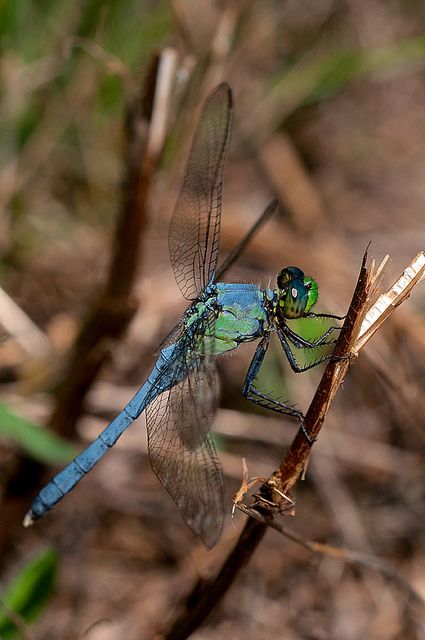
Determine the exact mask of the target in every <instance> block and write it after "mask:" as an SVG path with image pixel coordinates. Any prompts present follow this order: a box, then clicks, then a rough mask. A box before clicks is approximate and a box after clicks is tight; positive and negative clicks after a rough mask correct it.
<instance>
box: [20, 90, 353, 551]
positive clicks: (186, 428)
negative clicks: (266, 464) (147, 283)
mask: <svg viewBox="0 0 425 640" xmlns="http://www.w3.org/2000/svg"><path fill="white" fill-rule="evenodd" d="M232 112H233V100H232V92H231V89H230V87H229V86H228V85H227V84H225V83H223V84H220V85H219V86H218V87H217V88H216V89H215V90H214V91H213V92H212V93H211V94H210V95H209V96H208V97H207V99H206V101H205V103H204V105H203V108H202V111H201V115H200V117H199V121H198V124H197V127H196V129H195V133H194V136H193V140H192V146H191V149H190V152H189V156H188V160H187V165H186V168H185V173H184V178H183V184H182V187H181V191H180V195H179V197H178V199H177V203H176V206H175V209H174V213H173V216H172V219H171V223H170V228H169V253H170V259H171V265H172V268H173V272H174V276H175V279H176V281H177V284H178V286H179V288H180V291H181V293H182V294H183V296H184V298H186V299H187V300H188V301H189V302H190V304H189V307H188V308H187V310H186V312H185V313H184V315H183V317H182V319H181V321H180V322H179V323H178V325H177V326H176V327H175V328H174V330H173V331H172V332H171V334H170V335H169V336H168V340H167V343H166V345H165V346H163V347H162V348H161V349H160V352H159V355H158V357H157V360H156V362H155V364H154V366H153V368H152V370H151V372H150V374H149V375H148V377H147V380H146V382H145V383H144V384H143V385H142V387H141V388H140V389H139V390H138V391H137V393H136V394H135V395H134V397H133V398H132V399H131V400H130V401H129V402H128V404H127V405H126V406H125V407H124V408H123V409H122V411H121V412H120V413H119V415H117V416H116V417H115V418H114V419H113V420H112V422H110V424H109V425H108V426H107V427H106V428H105V429H104V430H103V431H102V432H101V433H100V435H99V436H98V437H97V439H96V440H94V441H93V442H92V443H91V444H90V445H89V446H88V447H87V448H86V449H84V450H83V451H82V452H81V453H80V454H79V455H77V457H76V458H75V459H74V460H73V461H72V462H71V463H70V464H69V465H68V466H67V467H66V468H65V469H63V470H62V471H61V472H59V473H58V474H57V475H56V476H55V477H54V478H53V479H52V480H51V481H50V482H49V483H48V484H47V485H46V486H45V487H44V488H43V489H42V490H41V491H40V493H39V494H38V495H37V497H36V498H35V499H34V501H33V503H32V505H31V508H30V510H29V511H28V513H27V515H26V517H25V520H24V525H26V526H28V525H30V524H32V523H33V522H34V521H35V520H38V519H39V518H41V517H43V516H44V514H45V513H46V512H47V511H49V510H50V509H51V508H52V507H53V506H54V505H56V504H57V503H58V502H59V501H60V500H61V499H62V498H63V497H64V496H65V495H66V494H67V493H68V492H69V491H71V490H72V489H73V488H74V487H75V486H76V485H77V484H78V483H79V482H80V480H81V479H82V478H83V477H84V476H85V475H86V474H87V473H89V472H90V471H91V470H92V469H93V467H94V466H95V464H96V463H97V462H98V461H99V460H100V459H101V458H102V457H103V456H104V454H105V453H106V452H107V451H108V450H109V449H110V448H111V447H113V446H114V444H115V443H116V442H117V440H118V438H119V437H120V436H121V435H122V434H123V433H124V431H125V430H126V429H127V428H128V427H129V426H130V425H131V424H132V423H133V422H134V421H135V420H136V419H137V418H139V416H140V415H141V414H142V412H143V411H145V414H146V428H147V436H148V453H149V459H150V463H151V466H152V469H153V471H154V472H155V473H156V475H157V476H158V479H159V480H160V482H161V484H162V485H163V486H164V488H165V489H166V490H167V491H168V493H169V494H170V495H171V497H172V498H173V500H174V502H175V503H176V505H177V507H178V509H179V510H180V512H181V515H182V517H183V519H184V521H185V522H186V524H187V525H188V526H189V527H190V528H191V529H192V530H193V531H194V532H195V533H196V534H198V535H199V536H200V538H201V539H202V541H203V542H204V544H205V545H206V546H207V547H209V548H211V547H212V546H214V545H215V544H216V542H217V540H218V539H219V537H220V534H221V531H222V528H223V522H224V517H225V483H224V474H223V469H222V466H221V463H220V460H219V458H218V455H217V450H216V446H215V443H214V439H213V435H212V431H211V428H212V424H213V419H214V414H215V412H216V408H217V404H218V389H219V388H218V378H217V369H216V361H217V356H220V355H221V354H224V353H227V352H229V351H232V350H234V349H236V348H237V347H238V346H239V345H241V344H242V343H246V342H252V341H258V344H257V346H256V349H255V353H254V356H253V358H252V361H251V364H250V366H249V368H248V372H247V374H246V378H245V382H244V385H243V389H242V394H243V396H245V398H247V399H248V400H251V401H252V402H254V403H256V404H257V405H260V406H262V407H265V408H267V409H271V410H273V411H275V412H278V413H281V414H285V415H288V416H292V417H293V418H295V419H296V420H298V422H299V423H300V425H301V428H302V429H303V431H304V433H305V436H306V438H308V439H309V436H308V433H307V432H306V431H305V428H304V426H303V418H304V416H303V413H302V412H301V411H300V410H299V409H297V408H296V407H295V406H293V405H290V404H288V403H285V402H283V401H282V400H281V399H277V398H275V397H272V395H271V394H267V393H265V392H263V391H262V390H260V389H259V388H258V382H257V380H256V379H257V375H258V374H259V371H260V368H261V366H262V363H263V361H264V358H265V355H266V352H267V348H268V345H269V341H270V336H271V334H273V333H275V334H276V335H277V336H278V339H279V342H280V344H281V346H282V348H283V351H284V353H285V354H286V357H287V359H288V361H289V364H290V366H291V368H292V369H293V371H295V372H297V373H299V372H301V371H305V370H306V369H309V368H311V367H313V366H316V365H318V364H320V363H321V362H323V361H324V360H325V359H327V358H329V357H331V355H330V354H327V355H321V356H320V357H318V358H316V359H314V360H313V361H312V362H310V363H308V364H302V363H300V362H299V361H298V360H299V359H297V356H296V350H297V349H298V350H315V349H317V348H318V347H321V346H324V345H328V344H332V343H333V342H335V340H334V339H333V338H334V336H332V335H331V334H332V333H333V332H334V331H336V330H338V329H340V327H339V326H338V325H337V324H331V326H330V327H329V328H328V329H327V330H326V331H323V332H322V333H321V335H319V336H318V337H317V338H315V339H314V340H311V339H310V340H309V339H306V338H303V337H302V336H301V335H300V334H299V333H297V332H296V331H295V330H293V329H292V328H291V327H290V321H291V320H292V319H300V318H313V317H314V318H319V319H320V318H331V319H332V322H333V319H334V318H335V319H337V320H340V319H341V318H340V317H339V316H333V315H331V314H315V313H313V311H312V308H313V307H314V305H315V303H316V301H317V298H318V284H317V282H316V281H315V280H314V279H313V278H310V277H306V276H305V275H304V273H303V271H302V270H301V269H299V268H298V267H294V266H289V267H285V268H284V269H282V270H281V271H280V272H279V274H278V275H277V286H276V288H275V289H273V290H272V289H270V288H266V289H264V290H262V289H260V288H259V287H257V286H256V285H255V284H250V283H224V282H222V281H221V278H222V276H223V274H224V273H225V271H226V270H227V269H228V268H229V266H230V265H231V264H233V262H234V261H235V260H236V259H237V257H238V256H239V255H240V254H241V252H242V251H243V250H244V249H245V247H246V245H247V243H248V242H249V240H250V239H251V237H252V235H253V234H254V233H255V232H256V231H257V229H258V227H259V225H260V223H262V222H263V221H264V220H265V219H266V218H267V217H268V216H269V215H270V214H271V212H273V211H274V209H275V208H276V205H277V203H276V201H273V202H271V203H270V205H269V206H268V207H267V208H266V209H265V211H264V213H263V215H262V216H261V218H260V219H259V220H258V221H257V223H256V224H255V225H254V227H253V228H252V229H251V231H250V232H249V233H248V234H247V236H246V237H245V238H244V239H243V240H242V241H241V242H240V243H239V245H238V246H237V247H236V248H235V250H234V251H233V252H231V253H230V254H229V257H228V258H227V260H226V261H225V262H224V263H223V264H222V265H221V266H218V253H219V238H220V221H221V208H222V185H223V173H224V166H225V161H226V156H227V151H228V147H229V140H230V134H231V128H232ZM162 344H164V343H162Z"/></svg>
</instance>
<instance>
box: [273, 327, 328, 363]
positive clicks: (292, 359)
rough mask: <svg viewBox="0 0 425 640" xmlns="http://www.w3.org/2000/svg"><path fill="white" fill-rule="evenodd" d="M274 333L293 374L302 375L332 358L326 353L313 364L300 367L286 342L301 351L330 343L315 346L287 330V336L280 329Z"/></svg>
mask: <svg viewBox="0 0 425 640" xmlns="http://www.w3.org/2000/svg"><path fill="white" fill-rule="evenodd" d="M286 328H287V329H289V327H286ZM276 332H277V335H278V337H279V340H280V344H281V345H282V348H283V350H284V351H285V354H286V357H287V358H288V362H289V364H290V365H291V369H292V371H294V372H295V373H303V371H308V370H309V369H313V368H314V367H317V365H319V364H322V362H326V360H330V359H331V358H332V357H333V355H332V353H328V354H327V355H325V356H321V357H320V358H318V359H317V360H315V361H314V362H311V363H309V364H306V365H303V366H301V365H300V364H299V363H298V362H297V359H296V358H295V356H294V354H293V352H292V349H291V347H290V346H289V344H288V340H291V342H292V343H293V344H294V345H295V346H296V347H297V348H298V349H303V348H307V349H314V348H315V347H317V346H324V345H326V344H331V343H327V342H324V343H319V344H317V343H316V344H313V343H308V341H304V339H302V338H301V337H300V336H298V335H297V334H296V333H294V332H293V331H291V330H290V329H289V331H288V333H287V334H286V331H284V330H282V329H280V328H279V329H277V331H276ZM285 334H286V335H285ZM293 338H295V339H293ZM306 342H307V344H305V343H306Z"/></svg>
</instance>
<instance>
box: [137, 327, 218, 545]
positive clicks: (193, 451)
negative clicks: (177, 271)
mask: <svg viewBox="0 0 425 640" xmlns="http://www.w3.org/2000/svg"><path fill="white" fill-rule="evenodd" d="M183 340H185V338H183ZM188 342H189V341H188ZM188 346H189V345H188ZM192 346H193V345H192ZM173 368H174V371H173V375H174V379H175V380H176V383H175V384H174V385H173V386H171V388H170V389H169V390H168V391H165V392H164V393H162V394H161V395H160V396H158V397H157V398H156V399H155V400H154V401H153V402H152V403H151V404H150V405H149V406H148V408H147V410H146V425H147V432H148V445H149V457H150V461H151V465H152V468H153V470H154V471H155V473H156V475H157V476H158V478H159V480H160V482H161V484H162V485H163V486H164V487H165V488H166V489H167V491H168V492H169V494H170V495H171V497H172V498H173V500H174V501H175V503H176V504H177V506H178V508H179V510H180V512H181V514H182V516H183V518H184V520H185V522H186V523H187V524H188V525H189V526H190V527H191V528H192V529H193V531H195V533H197V534H198V535H199V536H200V537H201V538H202V540H203V541H204V543H205V544H206V546H207V547H212V546H213V545H214V544H215V543H216V542H217V540H218V538H219V536H220V533H221V530H222V527H223V521H224V478H223V471H222V467H221V464H220V461H219V459H218V456H217V452H216V449H215V445H214V442H213V439H212V436H211V433H210V431H211V425H212V422H213V418H214V414H215V410H216V406H217V396H218V380H217V374H216V370H215V366H214V362H213V360H212V358H211V357H208V356H203V355H194V352H193V350H192V349H189V348H188V349H187V350H186V355H185V358H184V360H183V359H181V361H180V362H179V363H175V364H174V365H173Z"/></svg>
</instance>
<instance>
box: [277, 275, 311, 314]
mask: <svg viewBox="0 0 425 640" xmlns="http://www.w3.org/2000/svg"><path fill="white" fill-rule="evenodd" d="M274 294H275V300H276V302H275V307H274V311H275V314H276V315H277V316H278V318H279V317H280V318H281V319H282V320H285V319H288V320H289V319H291V318H302V317H303V316H305V315H307V314H308V313H309V312H310V311H311V309H312V307H313V306H314V305H315V304H316V302H317V298H318V297H319V287H318V284H317V282H316V281H315V280H313V278H309V277H306V276H304V272H303V271H301V269H298V267H285V268H284V269H282V271H280V272H279V274H278V276H277V289H275V291H274Z"/></svg>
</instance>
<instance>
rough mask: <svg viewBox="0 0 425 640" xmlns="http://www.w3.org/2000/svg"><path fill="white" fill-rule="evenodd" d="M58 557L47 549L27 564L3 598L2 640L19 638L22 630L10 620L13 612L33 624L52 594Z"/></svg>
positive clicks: (0, 613)
mask: <svg viewBox="0 0 425 640" xmlns="http://www.w3.org/2000/svg"><path fill="white" fill-rule="evenodd" d="M57 565H58V554H57V552H56V551H55V550H54V549H47V550H45V551H43V552H42V553H40V554H39V555H38V556H37V557H36V558H34V559H33V560H31V561H30V562H28V563H27V565H26V566H25V567H24V568H23V569H22V570H21V572H20V573H19V574H18V575H17V576H16V578H15V579H14V580H13V581H12V582H11V584H10V585H9V586H8V587H7V588H6V590H5V591H4V592H3V594H2V596H1V598H0V638H1V639H2V640H9V639H12V638H17V637H19V635H20V632H19V628H18V627H17V626H16V625H15V624H14V623H13V622H12V620H11V619H10V618H9V617H8V613H7V610H8V609H9V610H11V611H13V612H14V613H15V614H16V615H17V616H19V617H20V618H21V619H22V621H23V622H33V621H34V620H35V619H36V618H37V617H38V616H39V615H40V613H41V611H42V610H43V608H44V606H45V604H46V602H47V600H48V598H49V596H50V594H51V593H52V590H53V586H54V581H55V577H56V572H57Z"/></svg>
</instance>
